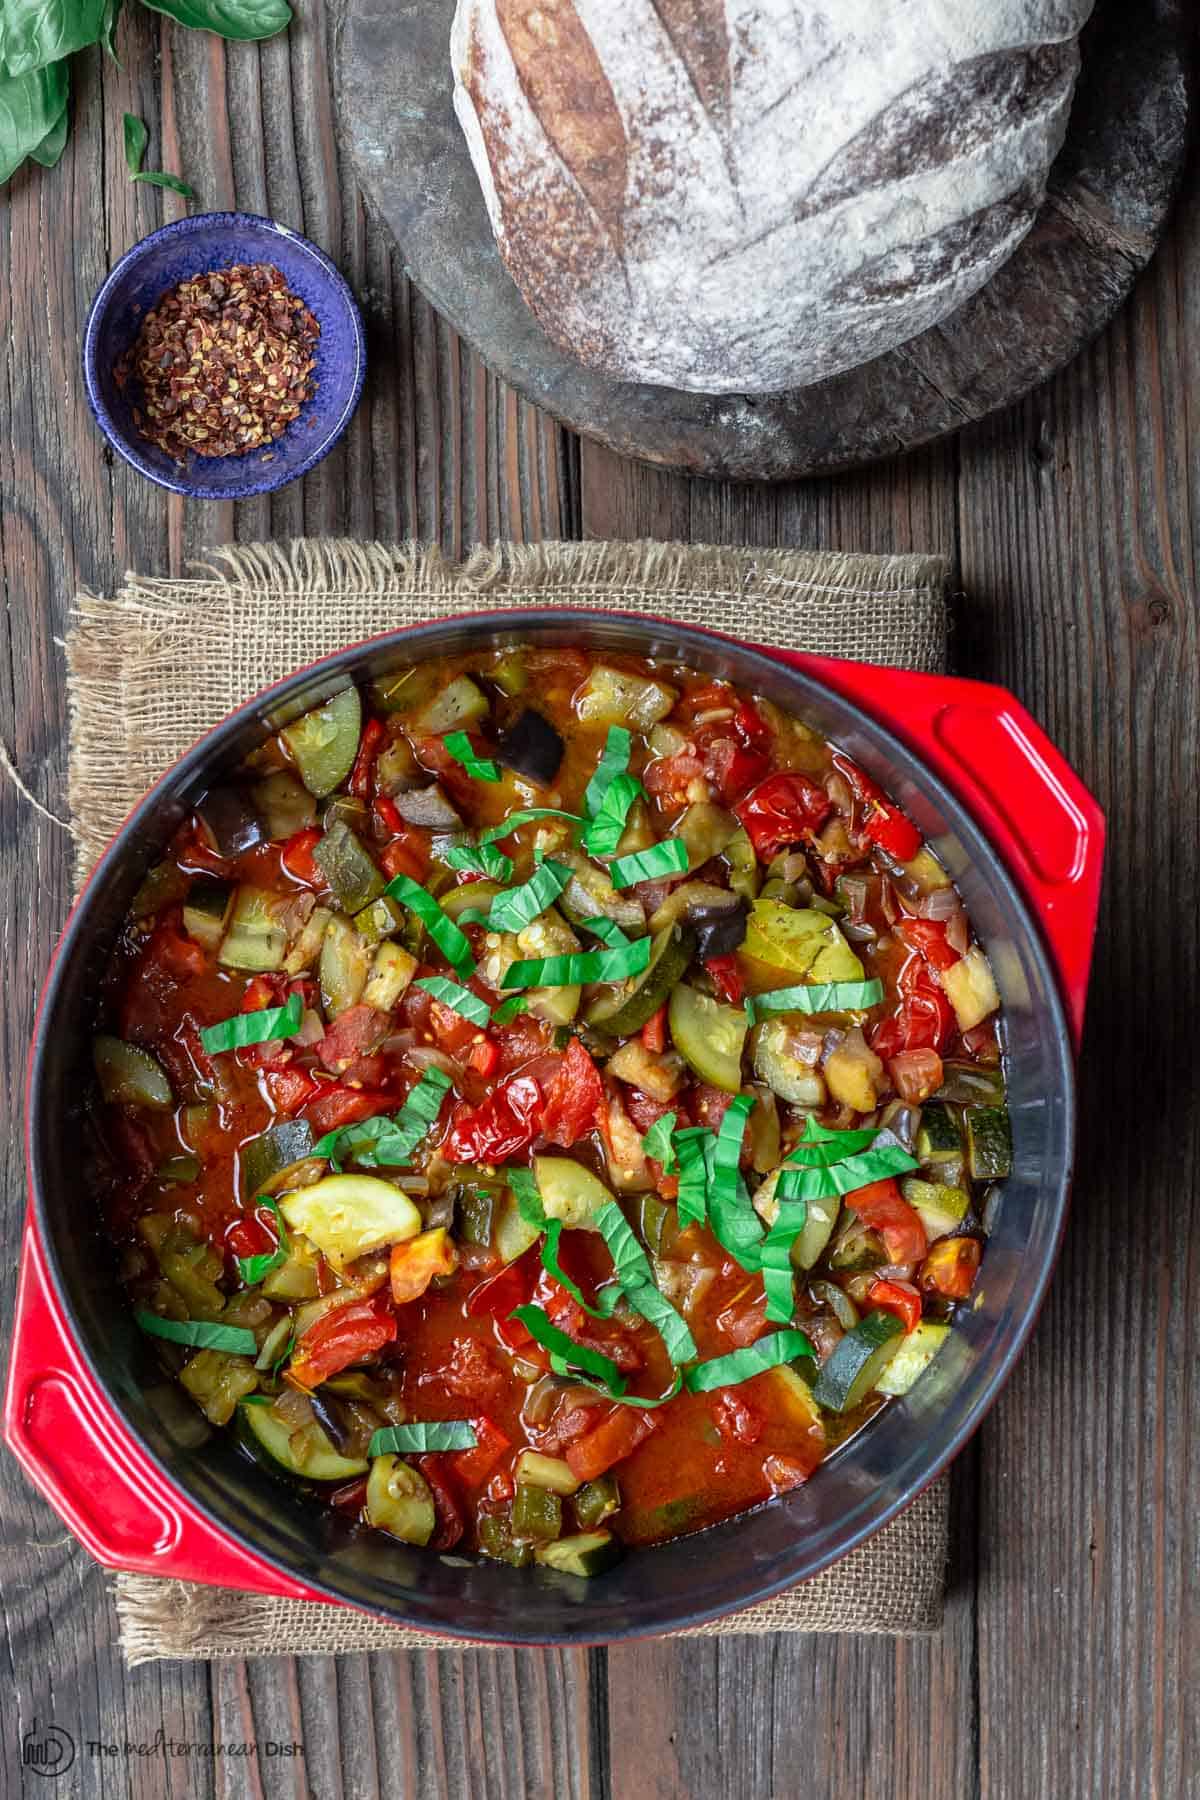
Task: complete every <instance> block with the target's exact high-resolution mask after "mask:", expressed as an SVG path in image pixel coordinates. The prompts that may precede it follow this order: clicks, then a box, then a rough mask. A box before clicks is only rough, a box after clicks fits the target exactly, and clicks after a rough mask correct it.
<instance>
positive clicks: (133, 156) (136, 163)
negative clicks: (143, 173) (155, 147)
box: [125, 113, 150, 175]
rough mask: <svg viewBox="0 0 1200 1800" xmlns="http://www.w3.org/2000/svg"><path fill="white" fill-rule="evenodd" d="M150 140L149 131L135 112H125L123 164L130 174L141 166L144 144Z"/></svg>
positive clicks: (133, 173)
mask: <svg viewBox="0 0 1200 1800" xmlns="http://www.w3.org/2000/svg"><path fill="white" fill-rule="evenodd" d="M149 142H150V133H149V132H148V131H147V130H146V126H145V123H144V121H143V120H141V119H139V118H138V116H137V114H136V113H126V114H125V166H126V168H127V169H128V170H129V173H130V174H131V175H136V174H137V172H138V170H139V169H140V168H141V166H142V160H143V158H144V157H145V154H146V145H147V144H148V143H149Z"/></svg>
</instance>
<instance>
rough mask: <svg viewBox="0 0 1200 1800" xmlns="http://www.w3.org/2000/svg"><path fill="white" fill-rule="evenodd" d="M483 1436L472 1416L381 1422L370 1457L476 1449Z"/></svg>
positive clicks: (373, 1435)
mask: <svg viewBox="0 0 1200 1800" xmlns="http://www.w3.org/2000/svg"><path fill="white" fill-rule="evenodd" d="M478 1442H479V1439H478V1438H477V1437H476V1435H475V1427H474V1426H473V1425H472V1424H471V1422H470V1420H469V1419H437V1420H425V1421H414V1422H413V1423H412V1424H410V1425H381V1426H380V1428H379V1430H378V1431H376V1432H373V1433H372V1434H371V1441H370V1443H369V1444H368V1445H367V1455H368V1456H420V1455H427V1454H429V1452H431V1451H434V1450H473V1449H474V1448H475V1446H476V1444H477V1443H478Z"/></svg>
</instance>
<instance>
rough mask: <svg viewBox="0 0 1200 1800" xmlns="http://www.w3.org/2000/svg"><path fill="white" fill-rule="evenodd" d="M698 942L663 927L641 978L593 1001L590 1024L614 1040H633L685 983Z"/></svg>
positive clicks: (685, 933)
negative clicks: (620, 1038)
mask: <svg viewBox="0 0 1200 1800" xmlns="http://www.w3.org/2000/svg"><path fill="white" fill-rule="evenodd" d="M695 942H696V940H695V938H694V936H693V935H692V933H691V932H690V931H688V930H687V929H686V927H683V926H680V925H667V926H664V927H663V929H662V930H661V931H660V932H657V933H656V935H655V937H654V939H653V941H652V943H651V947H650V961H649V963H648V964H647V966H646V968H645V969H644V970H643V971H642V973H641V974H640V975H637V976H635V977H634V978H633V979H632V981H629V982H624V983H622V985H621V986H620V987H618V988H616V989H615V990H614V991H613V992H612V993H609V994H603V995H602V996H601V997H600V998H599V999H598V1000H594V1001H593V1002H592V1004H591V1006H589V1008H588V1010H587V1014H586V1017H587V1022H588V1024H589V1025H591V1026H593V1027H594V1028H595V1029H596V1030H597V1031H605V1032H607V1033H608V1034H609V1035H610V1036H611V1037H632V1036H633V1033H634V1032H635V1031H640V1030H641V1029H642V1026H643V1025H644V1024H645V1023H646V1021H647V1020H648V1019H652V1018H653V1017H654V1015H655V1013H656V1012H657V1011H658V1009H659V1007H660V1006H661V1005H662V1004H663V1002H664V1001H665V1000H666V999H667V997H668V996H669V994H670V992H671V989H672V988H673V987H674V986H675V984H676V982H677V981H681V980H682V979H683V976H684V974H685V973H686V971H687V966H688V964H689V963H690V962H691V960H692V953H693V951H694V949H695Z"/></svg>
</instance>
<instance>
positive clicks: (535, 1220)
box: [504, 1167, 621, 1319]
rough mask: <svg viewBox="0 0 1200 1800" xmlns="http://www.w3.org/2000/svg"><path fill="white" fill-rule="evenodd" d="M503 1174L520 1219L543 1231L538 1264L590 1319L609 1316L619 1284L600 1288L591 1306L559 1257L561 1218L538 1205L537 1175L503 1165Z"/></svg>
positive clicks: (619, 1292)
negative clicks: (604, 1288)
mask: <svg viewBox="0 0 1200 1800" xmlns="http://www.w3.org/2000/svg"><path fill="white" fill-rule="evenodd" d="M504 1177H505V1180H506V1181H507V1182H508V1185H509V1188H510V1189H511V1190H512V1195H513V1198H514V1200H515V1201H516V1203H517V1211H518V1212H519V1213H520V1215H521V1217H522V1219H524V1221H525V1223H526V1224H527V1225H531V1226H533V1228H534V1230H535V1231H541V1232H544V1233H545V1236H544V1238H543V1240H542V1246H541V1250H540V1251H539V1255H540V1256H541V1259H542V1267H543V1268H544V1269H546V1270H548V1271H549V1273H550V1274H551V1275H553V1277H554V1279H555V1281H557V1282H558V1283H559V1284H560V1285H561V1286H562V1287H565V1288H566V1290H567V1292H568V1294H570V1296H571V1298H572V1300H574V1302H575V1304H576V1305H577V1306H581V1307H582V1308H583V1310H584V1312H585V1313H590V1315H591V1316H592V1318H593V1319H611V1317H612V1315H613V1312H614V1310H615V1309H616V1307H617V1305H618V1303H619V1301H620V1298H621V1290H620V1288H619V1287H614V1288H611V1289H607V1290H604V1291H603V1292H602V1293H601V1294H600V1295H599V1296H598V1304H597V1305H596V1306H592V1305H591V1304H590V1303H589V1302H588V1301H587V1300H586V1299H585V1298H584V1296H583V1294H582V1292H581V1291H580V1289H579V1288H578V1287H577V1286H576V1284H575V1283H574V1282H573V1281H572V1280H571V1277H570V1276H569V1275H568V1274H567V1272H566V1270H565V1269H564V1268H563V1266H562V1264H561V1263H560V1261H559V1256H558V1245H559V1239H560V1238H561V1237H562V1233H563V1223H562V1220H561V1219H548V1218H547V1217H546V1209H545V1207H544V1206H543V1205H542V1196H541V1194H540V1193H539V1191H538V1185H537V1178H536V1177H535V1175H534V1173H533V1170H532V1169H524V1168H520V1167H512V1168H506V1169H505V1171H504Z"/></svg>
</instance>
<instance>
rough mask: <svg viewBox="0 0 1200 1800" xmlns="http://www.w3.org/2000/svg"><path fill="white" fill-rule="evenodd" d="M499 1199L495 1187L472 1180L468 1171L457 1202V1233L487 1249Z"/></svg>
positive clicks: (470, 1242) (464, 1239)
mask: <svg viewBox="0 0 1200 1800" xmlns="http://www.w3.org/2000/svg"><path fill="white" fill-rule="evenodd" d="M498 1199H499V1196H498V1195H497V1193H496V1191H495V1189H494V1188H490V1187H485V1186H484V1185H483V1183H482V1182H479V1181H474V1180H472V1179H471V1175H470V1173H469V1171H468V1172H467V1175H466V1180H465V1183H464V1185H463V1186H462V1187H461V1188H460V1189H459V1191H458V1199H457V1201H456V1203H455V1214H454V1230H455V1235H456V1236H457V1237H459V1238H461V1239H462V1240H463V1242H464V1243H467V1244H479V1245H480V1246H481V1247H482V1248H483V1249H485V1250H486V1249H487V1248H488V1247H489V1246H490V1244H491V1241H492V1232H493V1230H494V1228H495V1223H496V1207H497V1201H498Z"/></svg>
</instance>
